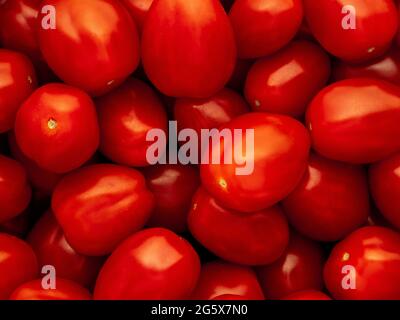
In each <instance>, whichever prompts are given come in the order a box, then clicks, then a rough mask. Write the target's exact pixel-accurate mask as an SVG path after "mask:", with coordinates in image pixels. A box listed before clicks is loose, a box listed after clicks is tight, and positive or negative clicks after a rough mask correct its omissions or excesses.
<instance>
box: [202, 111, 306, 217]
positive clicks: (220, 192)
mask: <svg viewBox="0 0 400 320" xmlns="http://www.w3.org/2000/svg"><path fill="white" fill-rule="evenodd" d="M223 128H226V129H228V130H229V131H230V133H231V136H234V130H235V129H241V130H242V140H241V141H240V142H242V141H243V144H242V145H241V148H242V146H244V145H245V143H246V130H247V129H250V130H254V153H253V152H250V154H247V155H246V154H245V153H244V155H243V156H244V159H245V160H246V161H247V163H248V164H251V163H252V162H253V160H254V170H253V171H252V172H250V174H249V175H237V170H236V169H237V168H242V167H244V166H243V165H239V164H235V162H234V161H233V164H228V163H225V164H224V160H225V159H224V149H225V146H224V140H225V139H223V138H221V139H213V141H214V143H213V144H212V145H211V152H210V154H213V153H216V152H218V149H219V150H220V152H221V157H220V163H221V164H212V163H210V164H204V165H202V166H201V179H202V182H203V185H204V187H205V188H206V189H207V190H208V192H209V193H210V194H211V196H213V197H215V199H216V200H217V201H218V202H219V203H220V204H221V205H223V206H224V207H226V208H230V209H234V210H237V211H242V212H253V211H259V210H262V209H265V208H267V207H270V206H272V205H274V204H275V203H277V202H278V201H280V200H282V199H283V198H285V197H286V196H287V195H288V194H289V193H290V192H291V191H293V189H294V188H295V186H296V185H297V183H298V182H299V181H300V179H301V177H302V175H303V173H304V170H305V169H306V167H307V158H308V152H309V147H310V142H309V137H308V134H307V131H306V130H305V128H304V127H303V126H302V125H301V123H300V122H297V121H296V120H294V119H292V118H289V117H286V116H279V115H271V114H267V113H256V112H254V113H249V114H245V115H242V116H240V117H238V118H236V119H234V120H233V121H231V122H229V123H228V124H227V125H225V126H223V127H221V129H223ZM236 140H237V139H236ZM233 144H235V142H233ZM250 144H251V143H250ZM239 145H240V144H238V142H236V147H237V148H238V146H239ZM233 148H235V145H233ZM249 149H250V151H251V148H249ZM232 153H234V152H232ZM210 162H211V161H210ZM246 173H247V172H246Z"/></svg>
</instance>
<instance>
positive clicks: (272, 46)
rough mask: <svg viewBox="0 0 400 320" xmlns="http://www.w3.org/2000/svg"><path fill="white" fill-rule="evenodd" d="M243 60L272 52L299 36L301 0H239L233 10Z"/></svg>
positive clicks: (231, 11)
mask: <svg viewBox="0 0 400 320" xmlns="http://www.w3.org/2000/svg"><path fill="white" fill-rule="evenodd" d="M229 18H230V19H231V22H232V26H233V29H234V31H235V36H236V43H237V46H238V55H239V57H240V58H242V59H248V58H258V57H262V56H266V55H269V54H271V53H273V52H276V51H278V50H279V49H280V48H282V47H284V46H285V45H286V44H287V43H289V41H290V40H292V38H293V37H294V36H295V35H296V33H297V31H298V30H299V28H300V25H301V22H302V20H303V6H302V3H301V0H283V1H282V0H268V1H259V0H236V1H235V3H234V4H233V7H232V8H231V10H230V12H229Z"/></svg>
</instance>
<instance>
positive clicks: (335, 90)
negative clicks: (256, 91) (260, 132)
mask: <svg viewBox="0 0 400 320" xmlns="http://www.w3.org/2000/svg"><path fill="white" fill-rule="evenodd" d="M399 122H400V89H399V87H398V86H395V85H393V84H391V83H389V82H386V81H383V80H378V79H373V78H357V79H349V80H343V81H340V82H336V83H334V84H332V85H330V86H328V87H326V88H325V89H323V90H322V91H321V92H320V93H319V94H318V95H317V96H316V97H315V98H314V100H313V101H312V102H311V104H310V106H309V108H308V110H307V125H308V127H309V128H310V131H311V138H312V142H313V147H314V149H315V150H316V151H317V152H319V153H320V154H322V155H324V156H326V157H328V158H331V159H334V160H339V161H345V162H350V163H369V162H375V161H379V160H382V159H384V158H386V157H388V156H390V155H391V154H393V153H395V152H397V151H399V150H400V139H398V137H399V136H400V126H399Z"/></svg>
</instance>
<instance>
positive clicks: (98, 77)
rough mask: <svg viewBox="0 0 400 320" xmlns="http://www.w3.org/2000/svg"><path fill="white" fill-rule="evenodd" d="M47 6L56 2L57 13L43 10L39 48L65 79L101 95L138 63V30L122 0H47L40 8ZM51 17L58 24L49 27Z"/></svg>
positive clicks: (49, 63) (53, 67) (51, 66)
mask: <svg viewBox="0 0 400 320" xmlns="http://www.w3.org/2000/svg"><path fill="white" fill-rule="evenodd" d="M45 6H53V7H54V8H55V17H51V15H50V16H48V15H49V13H47V12H46V13H45V14H43V13H42V14H41V15H40V16H39V17H40V19H38V20H39V21H38V24H39V25H38V39H39V45H40V50H41V52H42V54H43V56H44V58H45V60H46V62H47V63H48V65H49V66H50V68H51V69H53V71H54V72H55V73H56V75H57V76H58V77H60V78H61V79H62V80H63V81H64V82H65V83H67V84H69V85H73V86H76V87H78V88H80V89H82V90H85V91H86V92H88V93H89V94H91V95H96V96H97V95H101V94H104V93H106V92H108V91H110V90H112V89H113V88H115V87H117V86H118V85H119V84H121V83H122V82H123V81H124V80H125V79H126V78H127V77H128V76H129V75H130V74H131V73H132V72H133V71H134V70H135V69H136V67H137V66H138V64H139V56H140V50H139V36H138V32H137V29H136V26H135V23H134V22H133V20H132V18H131V16H130V15H129V13H128V11H127V10H126V9H125V7H124V6H123V5H122V3H120V2H119V1H118V0H97V1H92V0H44V1H42V2H41V8H44V7H45ZM52 19H53V20H54V19H55V21H52V22H53V23H54V24H55V25H54V26H51V23H50V27H49V26H47V25H46V28H44V26H43V22H46V21H47V20H50V22H51V20H52ZM40 24H42V25H41V26H40ZM53 27H54V28H53Z"/></svg>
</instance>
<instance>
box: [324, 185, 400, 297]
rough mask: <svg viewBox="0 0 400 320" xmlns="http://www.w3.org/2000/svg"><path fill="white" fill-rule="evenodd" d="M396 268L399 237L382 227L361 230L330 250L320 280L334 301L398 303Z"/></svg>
mask: <svg viewBox="0 0 400 320" xmlns="http://www.w3.org/2000/svg"><path fill="white" fill-rule="evenodd" d="M349 190H351V189H349ZM399 268H400V235H399V234H398V233H397V232H394V231H392V230H390V229H387V228H383V227H364V228H361V229H358V230H356V231H354V232H353V233H352V234H350V235H349V236H348V237H346V238H345V239H344V240H343V241H341V242H340V243H338V244H337V245H336V246H335V247H334V248H333V250H332V252H331V254H330V256H329V258H328V260H327V262H326V264H325V268H324V279H325V284H326V287H327V289H328V290H329V292H330V293H331V294H332V296H333V298H335V299H339V300H399V299H400V274H399Z"/></svg>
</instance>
